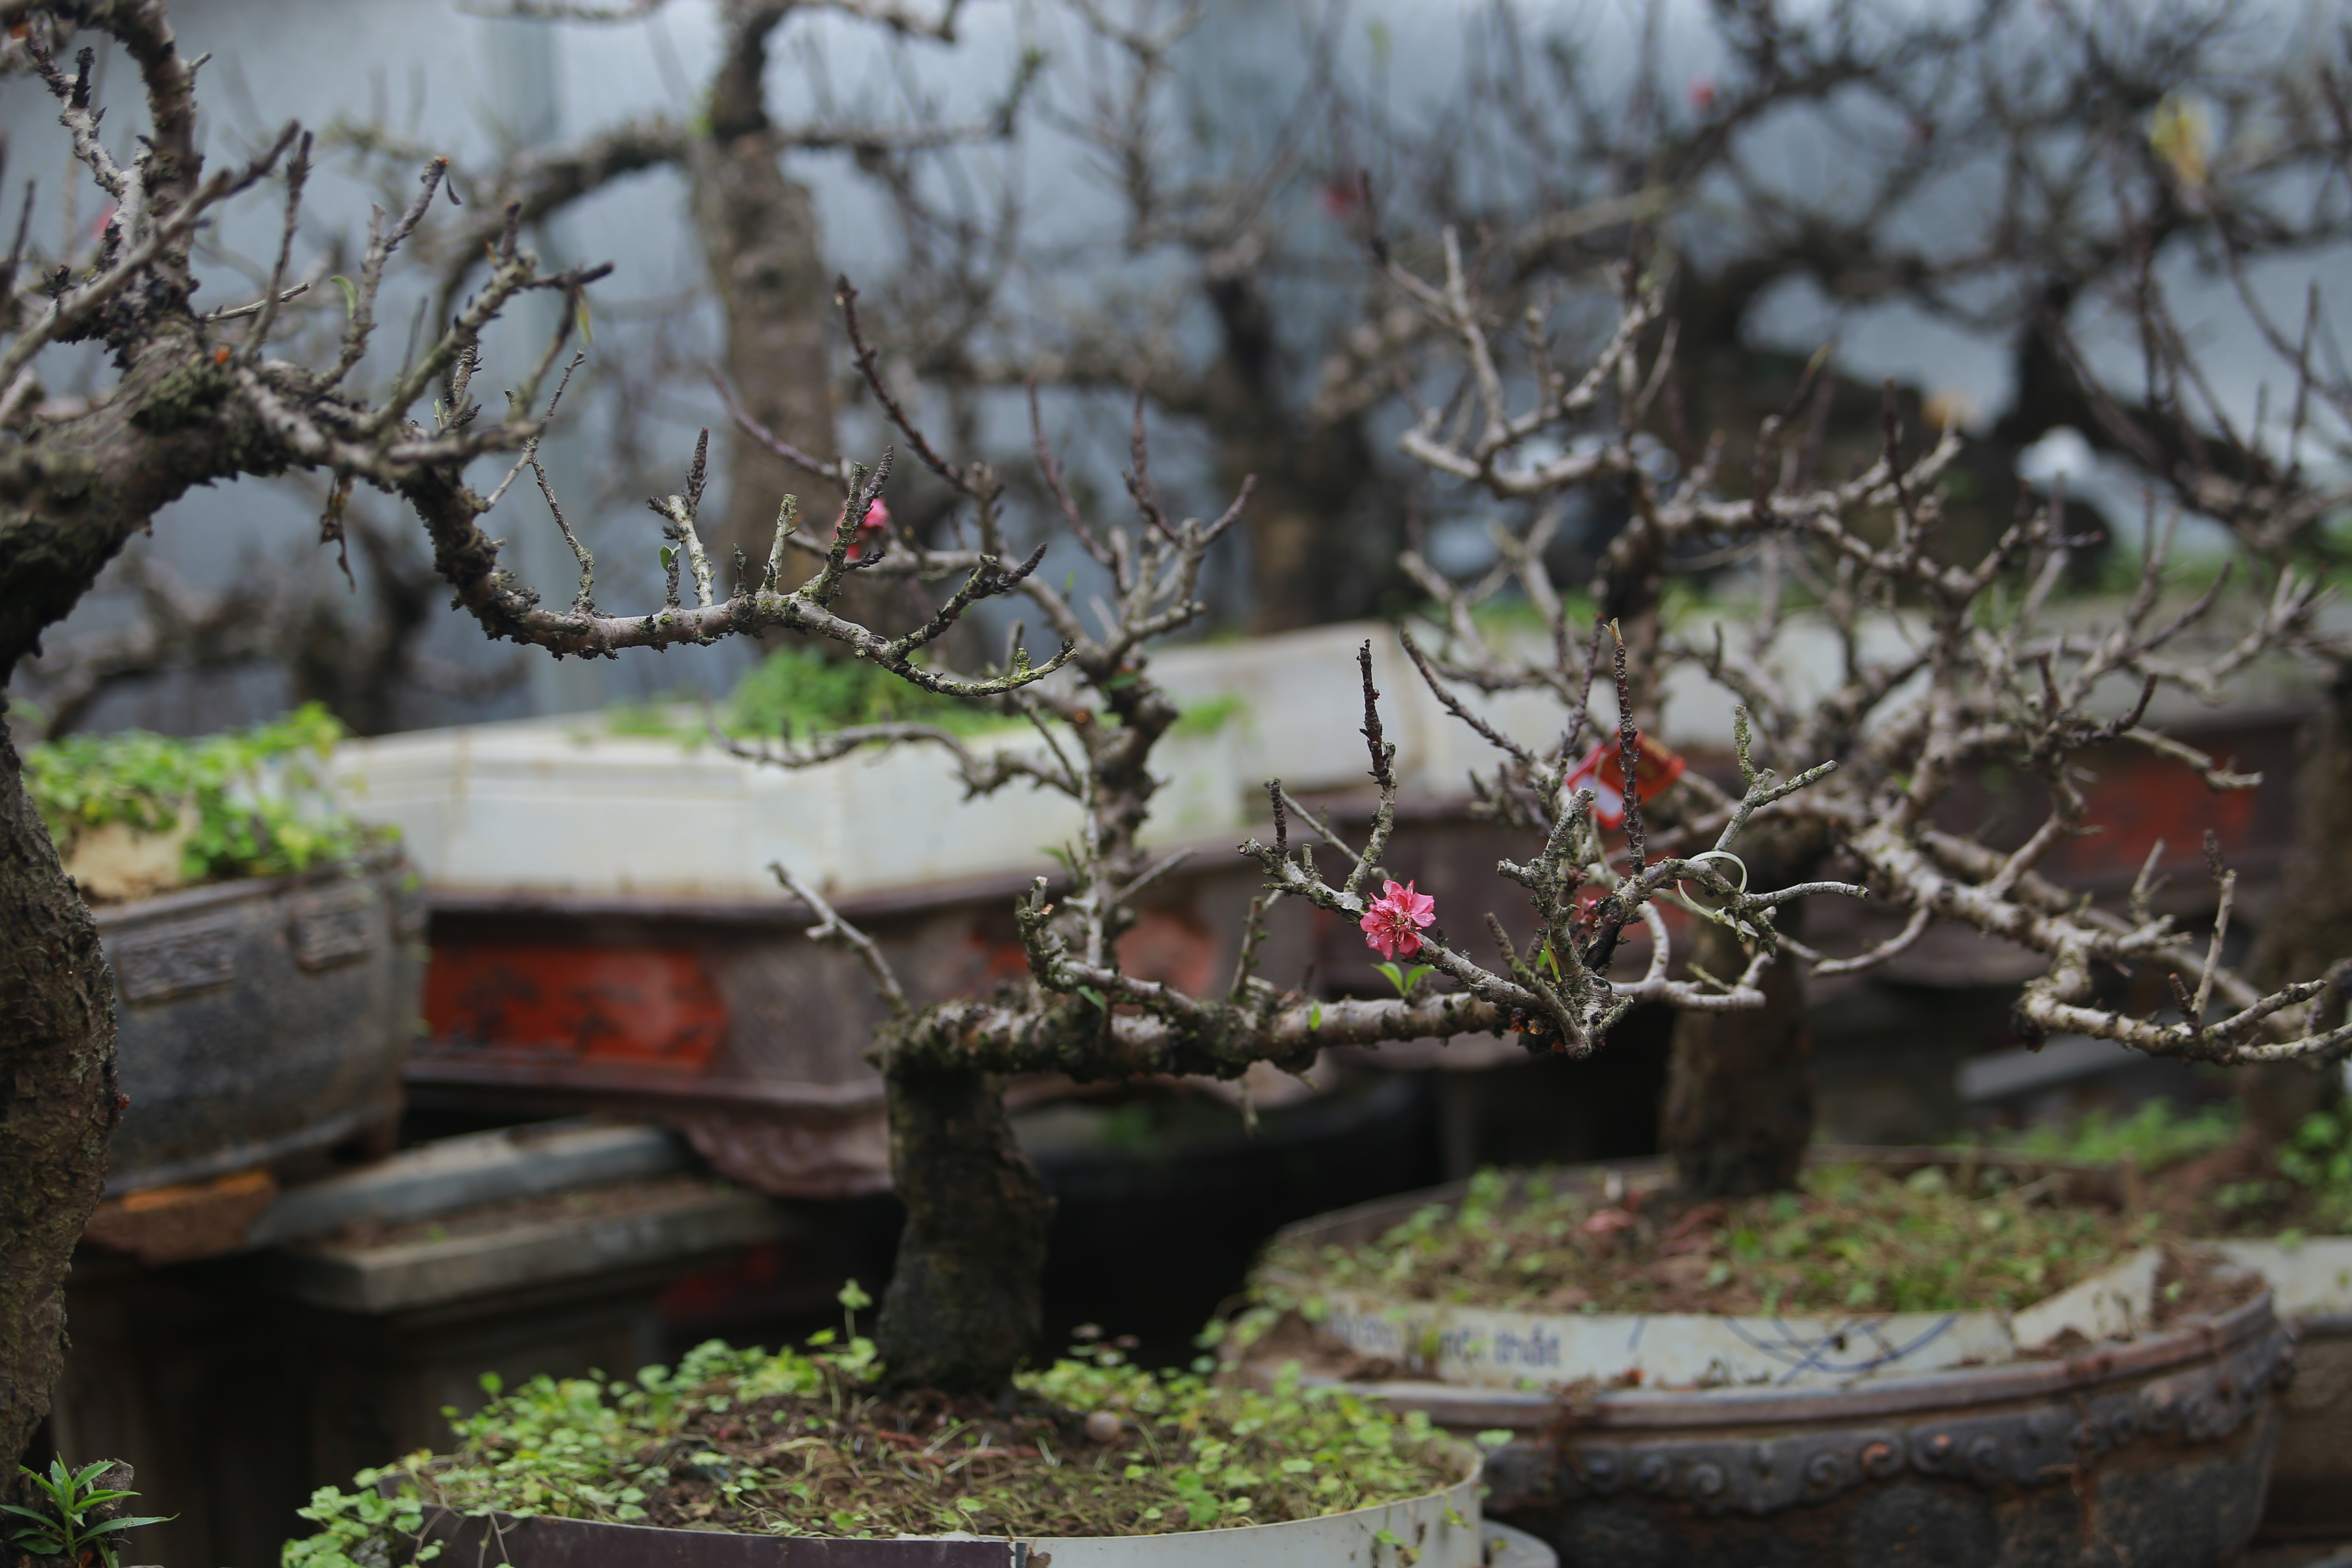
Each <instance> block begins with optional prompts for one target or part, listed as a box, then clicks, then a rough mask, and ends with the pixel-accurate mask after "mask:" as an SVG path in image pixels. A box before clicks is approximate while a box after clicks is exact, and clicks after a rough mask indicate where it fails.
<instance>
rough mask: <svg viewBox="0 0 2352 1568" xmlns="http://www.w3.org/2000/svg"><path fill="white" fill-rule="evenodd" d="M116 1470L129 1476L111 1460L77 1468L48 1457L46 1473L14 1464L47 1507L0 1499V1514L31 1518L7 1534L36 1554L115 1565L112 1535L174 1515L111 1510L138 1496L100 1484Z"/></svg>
mask: <svg viewBox="0 0 2352 1568" xmlns="http://www.w3.org/2000/svg"><path fill="white" fill-rule="evenodd" d="M116 1468H121V1469H122V1476H123V1479H126V1480H127V1479H130V1470H129V1468H128V1467H118V1462H117V1461H115V1460H113V1459H99V1460H97V1461H95V1462H93V1463H91V1464H88V1465H84V1466H83V1467H82V1468H80V1469H79V1470H68V1468H66V1462H65V1461H64V1460H63V1459H58V1458H53V1459H51V1460H50V1461H49V1473H48V1474H47V1475H43V1474H41V1472H39V1471H38V1470H33V1469H27V1468H24V1467H22V1466H19V1467H18V1468H17V1473H18V1474H20V1475H22V1476H23V1477H24V1478H25V1479H26V1480H27V1481H29V1482H31V1483H32V1485H31V1488H30V1490H31V1491H32V1492H33V1493H34V1494H35V1495H37V1496H38V1497H40V1498H42V1499H43V1500H45V1502H46V1506H45V1507H35V1508H25V1507H22V1506H20V1505H19V1504H16V1503H0V1512H7V1513H11V1514H15V1515H16V1516H17V1517H18V1518H19V1519H26V1520H30V1521H32V1522H31V1523H30V1524H26V1525H20V1526H18V1527H17V1529H16V1532H15V1534H14V1536H13V1537H12V1539H13V1540H14V1541H15V1542H16V1546H17V1548H18V1549H19V1550H20V1551H23V1552H29V1553H31V1554H32V1555H33V1556H36V1557H59V1558H63V1559H65V1560H66V1561H67V1562H68V1563H74V1564H77V1565H78V1568H90V1565H91V1563H92V1562H93V1560H95V1562H96V1563H100V1564H103V1568H117V1563H116V1561H115V1546H116V1539H115V1538H116V1537H117V1536H120V1535H121V1534H122V1532H123V1531H130V1530H136V1529H138V1528H139V1527H140V1526H141V1525H142V1524H167V1523H169V1522H170V1521H172V1520H173V1519H175V1518H177V1517H178V1515H176V1514H161V1515H158V1514H139V1515H124V1514H117V1513H115V1512H114V1511H113V1509H112V1505H113V1504H115V1503H119V1502H121V1501H122V1500H124V1499H126V1498H134V1497H137V1496H138V1495H139V1494H138V1493H137V1492H134V1491H129V1490H126V1489H122V1488H120V1487H110V1486H105V1485H102V1484H101V1482H102V1481H103V1480H104V1479H108V1476H109V1472H110V1471H112V1470H115V1469H116Z"/></svg>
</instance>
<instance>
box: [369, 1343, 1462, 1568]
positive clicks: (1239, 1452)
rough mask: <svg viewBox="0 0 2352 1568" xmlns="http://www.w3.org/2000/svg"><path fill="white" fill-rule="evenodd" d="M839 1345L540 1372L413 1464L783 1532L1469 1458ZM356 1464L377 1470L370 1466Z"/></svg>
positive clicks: (1422, 1444)
mask: <svg viewBox="0 0 2352 1568" xmlns="http://www.w3.org/2000/svg"><path fill="white" fill-rule="evenodd" d="M868 1355H870V1347H868V1346H866V1343H865V1342H863V1341H859V1342H855V1344H854V1345H853V1348H852V1351H851V1352H848V1353H846V1354H845V1353H843V1352H833V1353H832V1354H831V1355H828V1354H826V1353H823V1352H820V1353H819V1354H816V1355H800V1354H796V1353H793V1352H783V1353H782V1354H780V1355H776V1356H772V1357H771V1356H769V1355H767V1354H766V1353H764V1352H758V1351H733V1350H730V1349H728V1348H727V1347H725V1346H720V1345H712V1346H707V1347H704V1349H702V1350H699V1351H697V1352H694V1353H693V1354H692V1355H690V1356H688V1359H687V1362H686V1363H684V1364H683V1365H681V1367H680V1368H679V1370H678V1373H677V1376H676V1377H675V1378H674V1379H669V1378H662V1377H659V1376H655V1377H653V1378H652V1379H651V1381H647V1380H645V1379H641V1380H640V1383H639V1384H636V1385H631V1384H619V1383H614V1384H599V1383H596V1382H592V1381H588V1380H569V1381H566V1382H563V1383H555V1382H552V1381H550V1380H545V1379H541V1380H538V1381H537V1382H535V1383H533V1384H530V1385H528V1386H526V1387H524V1388H521V1389H518V1390H516V1391H515V1392H514V1393H512V1394H508V1395H507V1396H505V1397H504V1398H503V1399H500V1400H498V1401H495V1402H494V1403H493V1404H492V1405H489V1406H488V1407H486V1408H485V1409H484V1410H483V1411H482V1412H481V1413H480V1414H478V1415H474V1416H469V1417H467V1418H466V1419H465V1420H464V1421H463V1422H461V1423H460V1424H459V1426H458V1432H459V1436H460V1439H461V1441H460V1444H459V1446H458V1447H457V1450H456V1451H455V1452H454V1453H452V1454H449V1455H446V1456H442V1457H439V1458H431V1457H427V1456H423V1455H419V1456H416V1457H415V1458H413V1459H412V1460H411V1461H409V1463H408V1466H407V1467H406V1468H407V1473H408V1475H409V1476H410V1477H411V1478H413V1479H414V1481H415V1483H416V1484H419V1485H420V1486H421V1489H422V1490H423V1491H424V1493H425V1498H426V1499H427V1500H429V1501H435V1502H440V1503H443V1504H446V1506H449V1507H452V1508H456V1509H458V1510H466V1511H473V1510H481V1509H483V1508H486V1507H488V1508H497V1509H501V1510H512V1509H515V1508H518V1507H527V1508H530V1509H534V1510H539V1511H541V1512H547V1513H552V1514H559V1515H564V1516H569V1517H575V1518H592V1519H604V1520H610V1521H616V1522H626V1523H634V1524H646V1525H654V1526H663V1527H668V1528H682V1529H703V1530H725V1531H739V1532H746V1533H780V1534H788V1535H833V1536H840V1535H885V1536H887V1535H895V1534H899V1533H908V1534H933V1533H939V1532H942V1531H971V1532H974V1533H977V1534H982V1535H1000V1534H1005V1535H1132V1534H1157V1533H1164V1532H1168V1531H1186V1530H1201V1529H1208V1528H1214V1527H1226V1526H1236V1525H1250V1524H1266V1523H1275V1522H1278V1521H1286V1520H1296V1519H1309V1518H1316V1517H1319V1516H1321V1515H1324V1514H1328V1513H1337V1512H1344V1511H1346V1510H1350V1509H1355V1508H1360V1507H1364V1506H1367V1505H1369V1504H1371V1503H1376V1502H1384V1501H1391V1500H1398V1499H1402V1498H1407V1497H1415V1496H1421V1495H1424V1494H1426V1493H1429V1492H1432V1491H1436V1490H1439V1489H1444V1488H1445V1487H1448V1486H1451V1485H1453V1484H1454V1483H1455V1482H1457V1481H1459V1480H1460V1479H1462V1477H1463V1475H1464V1474H1465V1470H1466V1466H1467V1463H1468V1460H1467V1458H1466V1456H1465V1453H1464V1451H1463V1450H1462V1449H1460V1448H1459V1447H1456V1446H1454V1445H1453V1444H1452V1443H1451V1442H1449V1441H1448V1440H1447V1439H1445V1438H1444V1437H1443V1436H1441V1435H1440V1434H1438V1433H1436V1432H1435V1431H1434V1430H1433V1428H1432V1427H1431V1426H1429V1425H1428V1422H1427V1420H1426V1418H1425V1417H1423V1416H1420V1415H1396V1414H1392V1413H1390V1412H1387V1411H1385V1410H1383V1409H1381V1408H1380V1407H1378V1406H1376V1405H1373V1404H1371V1403H1370V1402H1367V1401H1365V1400H1362V1399H1360V1398H1358V1397H1356V1396H1354V1395H1352V1394H1346V1393H1344V1392H1341V1391H1315V1392H1313V1393H1310V1394H1300V1393H1298V1392H1297V1391H1295V1389H1294V1388H1293V1387H1291V1386H1290V1385H1287V1384H1286V1385H1284V1386H1283V1387H1279V1388H1277V1389H1276V1390H1275V1391H1273V1392H1272V1393H1259V1392H1255V1391H1252V1390H1245V1389H1235V1388H1224V1387H1213V1386H1211V1385H1209V1384H1206V1383H1205V1382H1203V1381H1202V1379H1201V1378H1200V1377H1199V1376H1197V1375H1175V1374H1154V1373H1145V1372H1141V1371H1139V1370H1138V1369H1135V1368H1133V1367H1129V1366H1125V1365H1122V1364H1118V1361H1117V1358H1116V1357H1115V1356H1106V1357H1105V1358H1104V1362H1103V1363H1076V1362H1068V1361H1066V1362H1063V1363H1056V1365H1055V1366H1054V1367H1052V1368H1050V1369H1048V1370H1046V1371H1045V1372H1044V1373H1037V1374H1034V1375H1029V1376H1024V1380H1023V1387H1022V1389H1021V1391H1020V1392H1019V1393H1017V1394H1008V1395H1007V1396H1006V1397H1004V1398H1003V1399H1001V1400H985V1399H950V1398H947V1397H945V1396H942V1395H940V1394H922V1393H916V1394H895V1395H884V1394H877V1393H875V1392H873V1391H872V1387H871V1385H870V1384H867V1383H866V1382H865V1380H864V1376H863V1374H862V1372H861V1371H860V1370H859V1367H860V1364H861V1363H862V1361H863V1358H865V1357H866V1356H868ZM362 1479H363V1480H364V1479H365V1478H362Z"/></svg>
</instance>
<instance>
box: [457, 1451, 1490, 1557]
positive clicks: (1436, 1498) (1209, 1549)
mask: <svg viewBox="0 0 2352 1568" xmlns="http://www.w3.org/2000/svg"><path fill="white" fill-rule="evenodd" d="M1478 1491H1479V1472H1478V1468H1477V1466H1476V1464H1475V1461H1470V1462H1468V1468H1467V1473H1466V1474H1465V1476H1464V1477H1463V1479H1461V1480H1459V1481H1457V1482H1455V1483H1454V1485H1453V1486H1451V1487H1448V1488H1446V1489H1444V1490H1443V1491H1433V1492H1429V1493H1426V1494H1424V1495H1423V1496H1421V1497H1417V1498H1407V1499H1405V1500H1402V1501H1401V1502H1391V1503H1381V1504H1380V1505H1378V1506H1376V1507H1372V1508H1360V1509H1356V1510H1352V1511H1350V1512H1348V1513H1334V1514H1326V1515H1325V1516H1323V1517H1322V1518H1320V1519H1300V1520H1292V1521H1288V1522H1286V1523H1282V1524H1254V1525H1246V1526H1244V1527H1242V1528H1240V1529H1235V1530H1194V1531H1181V1532H1180V1533H1176V1534H1171V1535H1106V1536H1036V1537H1030V1538H1026V1539H1007V1538H1004V1537H1002V1536H936V1535H926V1536H902V1537H899V1538H898V1539H896V1540H891V1541H853V1540H842V1539H836V1538H831V1537H815V1536H789V1535H736V1534H730V1533H728V1532H726V1531H710V1530H655V1529H649V1528H647V1527H646V1526H644V1525H634V1524H604V1523H599V1522H596V1521H591V1520H576V1519H548V1518H537V1519H522V1520H518V1519H512V1518H509V1517H508V1516H505V1515H500V1516H499V1517H498V1518H497V1519H496V1520H481V1519H463V1518H459V1517H458V1516H457V1515H455V1514H450V1513H447V1512H444V1511H440V1510H434V1511H433V1512H432V1513H431V1514H430V1515H429V1516H428V1522H427V1533H428V1535H429V1536H430V1537H431V1538H432V1539H436V1540H441V1541H446V1542H450V1543H451V1547H452V1550H451V1551H449V1552H445V1553H444V1554H443V1557H442V1561H445V1562H465V1563H472V1562H477V1561H479V1562H483V1563H505V1564H509V1565H510V1568H1337V1565H1340V1564H1345V1565H1347V1568H1403V1565H1404V1564H1407V1563H1411V1564H1413V1565H1415V1568H1481V1565H1482V1564H1484V1563H1486V1561H1487V1553H1486V1549H1485V1547H1484V1546H1483V1544H1482V1542H1481V1539H1480V1534H1481V1532H1480V1529H1479V1521H1478V1511H1479V1510H1478ZM1520 1552H1521V1557H1520V1560H1521V1561H1522V1562H1524V1563H1527V1564H1528V1568H1536V1560H1530V1559H1529V1558H1528V1555H1527V1554H1526V1552H1525V1549H1524V1547H1522V1548H1521V1549H1520Z"/></svg>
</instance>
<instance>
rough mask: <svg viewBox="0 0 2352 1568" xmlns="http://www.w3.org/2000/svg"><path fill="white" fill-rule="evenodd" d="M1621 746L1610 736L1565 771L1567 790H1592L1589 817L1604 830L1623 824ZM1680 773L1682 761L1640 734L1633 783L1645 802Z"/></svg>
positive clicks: (1664, 789)
mask: <svg viewBox="0 0 2352 1568" xmlns="http://www.w3.org/2000/svg"><path fill="white" fill-rule="evenodd" d="M1623 757H1624V752H1623V749H1622V747H1621V746H1620V745H1619V744H1618V738H1617V737H1616V736H1614V735H1612V736H1610V737H1609V739H1607V740H1606V741H1603V742H1601V744H1599V745H1597V746H1595V747H1593V748H1592V750H1591V751H1590V752H1586V753H1585V755H1584V760H1583V761H1582V762H1580V763H1577V764H1576V766H1575V767H1574V768H1572V769H1570V771H1569V775H1568V779H1567V786H1568V793H1569V794H1570V795H1574V794H1575V793H1576V792H1577V791H1578V790H1580V789H1589V790H1591V792H1592V820H1593V821H1594V822H1596V823H1598V824H1600V825H1601V828H1602V829H1603V830H1604V831H1606V832H1611V833H1614V832H1615V831H1616V830H1617V829H1618V828H1620V827H1622V826H1625V763H1624V761H1623ZM1682 776H1683V760H1682V758H1680V757H1678V756H1676V755H1675V753H1674V752H1670V751H1668V750H1666V748H1665V747H1664V746H1662V745H1660V744H1658V742H1655V741H1654V740H1652V739H1650V738H1649V737H1648V736H1647V735H1644V736H1643V737H1642V758H1641V761H1640V762H1638V763H1635V764H1634V772H1633V782H1634V784H1636V786H1638V787H1639V789H1640V790H1641V792H1642V804H1643V805H1649V804H1650V802H1652V801H1654V800H1655V799H1657V798H1658V797H1659V796H1660V795H1664V794H1665V793H1666V791H1667V790H1669V789H1671V788H1673V787H1674V783H1675V780H1676V779H1678V778H1680V777H1682Z"/></svg>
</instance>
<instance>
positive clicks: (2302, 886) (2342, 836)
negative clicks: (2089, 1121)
mask: <svg viewBox="0 0 2352 1568" xmlns="http://www.w3.org/2000/svg"><path fill="white" fill-rule="evenodd" d="M2347 956H2352V669H2347V670H2345V671H2343V672H2341V673H2339V674H2338V675H2337V676H2336V680H2335V682H2334V683H2333V684H2332V685H2331V686H2330V687H2329V689H2327V690H2326V692H2324V693H2322V696H2321V700H2320V705H2319V710H2318V711H2317V712H2316V713H2315V714H2313V715H2312V717H2311V720H2310V721H2309V722H2308V723H2307V724H2306V725H2305V728H2304V735H2303V761H2302V766H2301V769H2300V771H2299V772H2298V773H2297V774H2296V776H2295V825H2294V851H2293V853H2291V854H2290V855H2289V856H2288V857H2287V862H2286V878H2285V885H2284V887H2283V888H2281V889H2280V890H2279V900H2278V904H2277V906H2276V907H2275V908H2274V909H2273V910H2271V911H2270V915H2269V918H2268V919H2267V920H2265V921H2263V931H2262V936H2261V938H2260V939H2259V940H2258V941H2257V942H2256V943H2255V945H2254V952H2253V957H2252V963H2249V964H2248V965H2247V967H2248V969H2249V970H2250V971H2251V972H2252V977H2253V980H2254V982H2255V983H2256V984H2260V985H2263V986H2265V987H2268V986H2273V985H2279V984H2284V983H2285V982H2287V981H2290V980H2299V979H2304V978H2306V977H2308V976H2311V975H2315V974H2325V973H2327V969H2328V966H2329V965H2330V964H2332V963H2336V961H2337V960H2339V959H2342V958H2345V957H2347ZM2347 1002H2352V998H2346V997H2339V998H2338V999H2337V1002H2336V1009H2337V1012H2338V1014H2339V1016H2340V1014H2341V1012H2342V1009H2343V1007H2344V1006H2345V1005H2346V1004H2347ZM2340 1083H2341V1079H2339V1078H2338V1077H2337V1069H2336V1068H2334V1067H2333V1066H2332V1065H2331V1066H2328V1067H2326V1068H2313V1067H2311V1066H2308V1065H2306V1064H2305V1063H2302V1062H2282V1063H2279V1064H2277V1065H2275V1066H2272V1067H2257V1068H2242V1069H2241V1071H2240V1074H2239V1079H2238V1092H2239V1098H2240V1099H2241V1100H2242V1101H2243V1102H2244V1104H2245V1107H2246V1112H2247V1116H2246V1120H2247V1125H2248V1132H2249V1134H2250V1135H2251V1136H2252V1138H2253V1139H2254V1140H2255V1141H2256V1146H2257V1147H2260V1148H2263V1149H2274V1148H2276V1147H2277V1146H2278V1145H2279V1143H2280V1142H2281V1141H2283V1140H2284V1138H2286V1136H2287V1135H2288V1134H2290V1133H2292V1132H2293V1131H2294V1129H2295V1126H2296V1124H2297V1123H2299V1122H2300V1121H2302V1120H2303V1119H2304V1118H2305V1116H2308V1115H2310V1114H2311V1113H2312V1112H2313V1111H2315V1110H2322V1109H2324V1108H2326V1106H2327V1105H2328V1104H2330V1103H2331V1102H2332V1101H2334V1100H2336V1099H2338V1098H2339V1097H2340V1094H2341V1090H2340V1088H2339V1085H2340Z"/></svg>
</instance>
